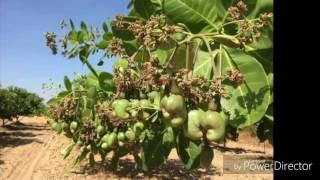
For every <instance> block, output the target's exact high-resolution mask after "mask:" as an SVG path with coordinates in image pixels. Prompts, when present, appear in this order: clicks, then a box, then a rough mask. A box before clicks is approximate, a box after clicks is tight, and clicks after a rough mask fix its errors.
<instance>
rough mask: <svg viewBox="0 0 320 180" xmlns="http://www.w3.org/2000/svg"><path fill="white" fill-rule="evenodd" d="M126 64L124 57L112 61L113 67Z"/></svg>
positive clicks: (124, 66)
mask: <svg viewBox="0 0 320 180" xmlns="http://www.w3.org/2000/svg"><path fill="white" fill-rule="evenodd" d="M127 66H128V61H127V60H126V59H118V60H117V61H115V62H114V63H113V67H114V68H120V67H122V68H126V67H127Z"/></svg>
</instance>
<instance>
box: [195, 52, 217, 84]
mask: <svg viewBox="0 0 320 180" xmlns="http://www.w3.org/2000/svg"><path fill="white" fill-rule="evenodd" d="M217 54H218V50H214V51H213V57H214V58H215V57H216V56H217ZM211 61H212V60H211V57H210V55H209V53H208V52H205V51H199V52H198V54H197V61H196V63H195V65H194V69H193V77H199V76H204V77H205V78H207V79H211V77H212V64H211ZM215 62H216V61H215ZM216 64H217V63H216Z"/></svg>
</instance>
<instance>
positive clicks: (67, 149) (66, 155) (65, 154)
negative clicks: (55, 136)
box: [62, 142, 75, 159]
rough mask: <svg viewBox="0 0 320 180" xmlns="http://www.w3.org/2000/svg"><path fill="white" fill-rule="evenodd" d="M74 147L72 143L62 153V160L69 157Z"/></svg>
mask: <svg viewBox="0 0 320 180" xmlns="http://www.w3.org/2000/svg"><path fill="white" fill-rule="evenodd" d="M74 145H75V143H73V142H72V143H71V144H69V145H68V146H67V147H66V148H65V149H64V150H63V151H62V155H63V159H66V158H67V157H68V156H69V155H70V153H71V151H72V149H73V147H74Z"/></svg>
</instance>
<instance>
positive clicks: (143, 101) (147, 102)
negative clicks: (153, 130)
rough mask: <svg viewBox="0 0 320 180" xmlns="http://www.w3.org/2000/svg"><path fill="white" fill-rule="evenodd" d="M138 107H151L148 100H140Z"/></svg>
mask: <svg viewBox="0 0 320 180" xmlns="http://www.w3.org/2000/svg"><path fill="white" fill-rule="evenodd" d="M140 107H142V108H150V107H152V105H151V102H150V101H149V100H148V99H141V100H140Z"/></svg>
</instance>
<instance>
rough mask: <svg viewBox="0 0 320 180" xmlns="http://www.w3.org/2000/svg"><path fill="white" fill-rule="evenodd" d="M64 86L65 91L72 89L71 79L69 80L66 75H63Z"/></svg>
mask: <svg viewBox="0 0 320 180" xmlns="http://www.w3.org/2000/svg"><path fill="white" fill-rule="evenodd" d="M64 86H65V87H66V89H67V91H72V85H71V81H70V80H69V78H68V76H64Z"/></svg>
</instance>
